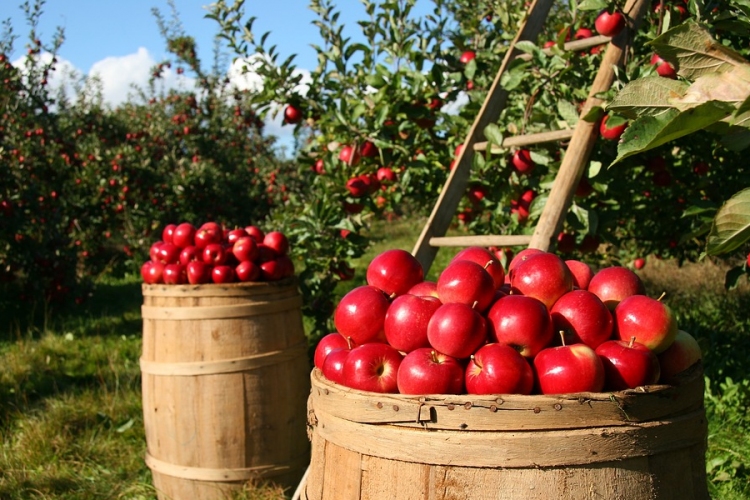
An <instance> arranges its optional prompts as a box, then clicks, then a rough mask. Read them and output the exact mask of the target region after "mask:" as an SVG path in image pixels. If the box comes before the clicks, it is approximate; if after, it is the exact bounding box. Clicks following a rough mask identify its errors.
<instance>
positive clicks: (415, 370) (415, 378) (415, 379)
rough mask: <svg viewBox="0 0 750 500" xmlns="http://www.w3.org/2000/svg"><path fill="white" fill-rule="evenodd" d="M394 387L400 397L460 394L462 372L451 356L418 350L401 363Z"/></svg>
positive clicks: (462, 380)
mask: <svg viewBox="0 0 750 500" xmlns="http://www.w3.org/2000/svg"><path fill="white" fill-rule="evenodd" d="M396 384H397V386H398V392H399V393H401V394H461V393H462V392H463V390H464V368H463V365H462V364H461V363H460V362H459V361H458V360H457V359H456V358H454V357H452V356H448V355H446V354H442V353H440V352H437V351H436V350H435V349H433V348H432V347H421V348H419V349H415V350H413V351H411V352H409V353H408V354H407V355H406V356H405V357H404V359H403V360H402V361H401V364H400V365H399V368H398V374H397V377H396Z"/></svg>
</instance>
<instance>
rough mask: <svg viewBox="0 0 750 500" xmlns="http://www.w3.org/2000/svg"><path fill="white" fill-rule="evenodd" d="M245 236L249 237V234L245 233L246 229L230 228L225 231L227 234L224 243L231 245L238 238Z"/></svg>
mask: <svg viewBox="0 0 750 500" xmlns="http://www.w3.org/2000/svg"><path fill="white" fill-rule="evenodd" d="M247 237H249V235H248V234H247V231H245V229H244V228H237V229H232V230H230V231H227V236H226V238H225V239H226V243H227V244H228V245H229V246H230V247H231V246H232V245H234V244H235V243H236V242H237V240H239V239H240V238H247Z"/></svg>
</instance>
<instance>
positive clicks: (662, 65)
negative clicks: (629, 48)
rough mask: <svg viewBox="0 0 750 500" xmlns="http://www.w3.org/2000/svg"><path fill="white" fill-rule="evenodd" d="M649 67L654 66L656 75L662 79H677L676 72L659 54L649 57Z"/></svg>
mask: <svg viewBox="0 0 750 500" xmlns="http://www.w3.org/2000/svg"><path fill="white" fill-rule="evenodd" d="M651 65H652V66H656V73H657V74H658V75H659V76H663V77H664V78H671V79H672V80H675V79H676V78H677V71H675V69H674V67H673V66H672V65H671V64H669V63H668V62H667V61H665V60H664V59H662V58H661V57H660V56H659V54H654V55H652V56H651Z"/></svg>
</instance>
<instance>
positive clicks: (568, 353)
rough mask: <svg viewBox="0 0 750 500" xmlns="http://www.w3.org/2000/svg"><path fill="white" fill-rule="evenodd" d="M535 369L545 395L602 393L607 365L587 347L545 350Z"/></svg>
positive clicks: (560, 347)
mask: <svg viewBox="0 0 750 500" xmlns="http://www.w3.org/2000/svg"><path fill="white" fill-rule="evenodd" d="M534 370H535V372H536V378H537V383H538V385H539V389H540V390H541V392H542V394H571V393H576V392H601V390H602V389H603V388H604V365H603V364H602V361H601V359H599V356H597V355H596V352H595V351H594V350H593V349H592V348H590V347H589V346H587V345H586V344H573V345H562V346H557V347H548V348H546V349H543V350H542V351H540V352H539V354H537V355H536V357H535V358H534Z"/></svg>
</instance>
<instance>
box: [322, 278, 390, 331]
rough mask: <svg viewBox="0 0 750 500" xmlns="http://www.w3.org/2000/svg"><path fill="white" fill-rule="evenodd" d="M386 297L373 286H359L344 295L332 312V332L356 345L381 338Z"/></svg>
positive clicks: (386, 303)
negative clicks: (349, 339) (333, 329)
mask: <svg viewBox="0 0 750 500" xmlns="http://www.w3.org/2000/svg"><path fill="white" fill-rule="evenodd" d="M389 306H390V302H388V297H386V295H385V294H384V293H383V292H382V291H381V290H380V289H379V288H377V287H374V286H370V285H363V286H359V287H357V288H354V289H352V290H351V291H349V292H348V293H347V294H346V295H344V296H343V297H342V298H341V300H340V301H339V303H338V305H337V306H336V310H335V311H334V313H333V323H334V325H335V326H336V330H337V331H338V332H339V333H340V334H341V335H343V336H344V337H348V338H351V339H352V341H353V342H354V343H355V344H357V345H362V344H365V343H367V342H374V341H376V340H378V339H385V335H384V331H383V327H384V323H385V315H386V313H387V312H388V307H389Z"/></svg>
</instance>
